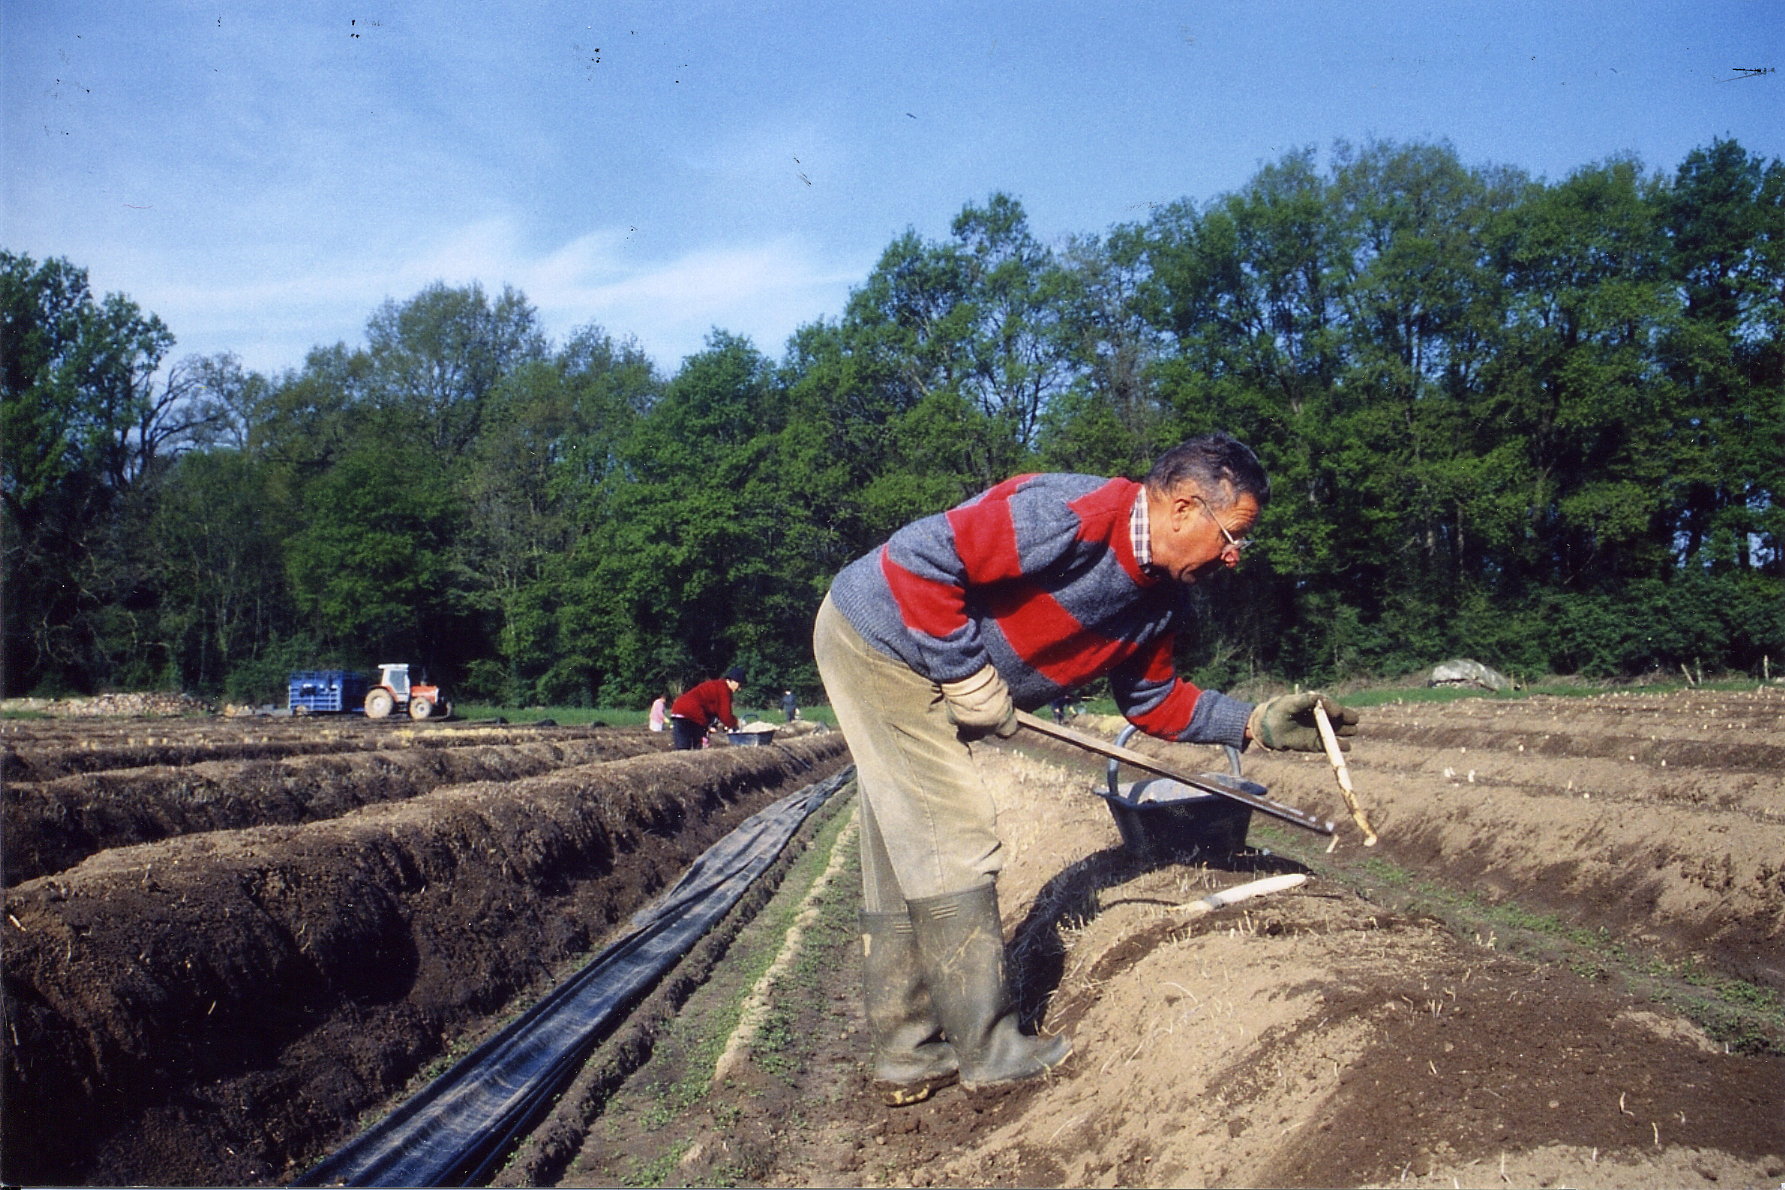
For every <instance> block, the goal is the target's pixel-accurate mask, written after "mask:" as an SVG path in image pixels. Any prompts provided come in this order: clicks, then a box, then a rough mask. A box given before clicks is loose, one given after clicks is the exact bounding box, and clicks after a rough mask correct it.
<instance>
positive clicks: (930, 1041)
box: [861, 913, 960, 1107]
mask: <svg viewBox="0 0 1785 1190" xmlns="http://www.w3.org/2000/svg"><path fill="white" fill-rule="evenodd" d="M861 931H862V983H863V991H864V993H865V999H866V1001H867V1006H868V1033H869V1035H870V1036H871V1037H872V1039H873V1042H874V1083H875V1088H876V1090H878V1091H879V1093H880V1097H881V1098H882V1099H883V1100H885V1102H886V1105H887V1106H888V1107H906V1106H909V1105H910V1104H913V1103H922V1102H923V1101H924V1100H926V1099H928V1098H929V1097H930V1096H931V1095H933V1094H935V1093H936V1092H937V1091H938V1090H940V1089H941V1088H943V1087H946V1086H948V1085H949V1084H951V1083H953V1082H954V1081H955V1080H956V1078H957V1077H958V1071H959V1069H960V1064H959V1063H958V1062H957V1061H956V1060H955V1054H954V1047H953V1046H951V1045H949V1044H948V1042H946V1041H944V1040H942V1024H941V1022H939V1021H938V1020H937V1019H936V1010H935V1008H934V1007H933V1006H932V1005H931V1002H930V991H929V987H928V986H927V985H926V984H925V983H924V980H923V973H922V971H921V970H920V969H919V967H918V962H917V943H916V940H915V937H914V936H913V934H912V930H911V915H910V914H909V913H863V914H862V915H861Z"/></svg>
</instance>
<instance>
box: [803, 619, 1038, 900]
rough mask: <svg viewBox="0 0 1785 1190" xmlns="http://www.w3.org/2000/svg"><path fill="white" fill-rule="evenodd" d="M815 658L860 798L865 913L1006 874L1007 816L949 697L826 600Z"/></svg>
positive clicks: (960, 889)
mask: <svg viewBox="0 0 1785 1190" xmlns="http://www.w3.org/2000/svg"><path fill="white" fill-rule="evenodd" d="M812 651H813V655H814V657H815V658H816V659H817V662H818V673H819V676H820V677H821V678H823V680H824V689H825V693H826V694H827V695H829V697H830V703H831V709H832V710H833V711H834V712H835V713H836V716H837V725H838V726H839V727H841V728H842V729H843V736H844V738H845V739H847V740H848V741H849V752H850V755H851V756H852V757H853V758H854V760H855V772H856V782H857V784H858V786H859V788H860V790H861V811H860V813H861V849H862V907H863V908H864V909H866V910H867V911H868V912H869V913H902V912H904V911H905V902H906V901H908V900H913V899H916V898H920V897H938V896H943V895H945V894H947V893H955V892H963V891H966V890H967V889H971V888H977V887H979V886H981V885H985V884H990V883H991V882H992V881H993V879H994V878H995V877H996V875H997V873H998V870H999V869H1000V868H1002V867H1003V866H1004V862H1003V848H1002V845H1001V844H1000V843H999V842H998V809H997V806H996V804H995V803H994V802H993V800H992V795H991V791H990V790H989V789H987V787H986V783H985V781H984V779H983V778H982V776H981V775H980V770H979V765H978V763H977V762H976V760H975V758H974V754H973V746H972V745H970V744H968V743H967V742H965V741H964V740H962V739H961V737H960V735H959V733H958V731H957V730H956V728H955V725H954V724H953V723H952V722H950V721H949V718H948V715H947V713H946V711H945V710H944V707H943V703H942V691H941V688H940V687H939V686H938V685H937V684H936V683H935V682H932V681H930V680H929V679H928V678H926V677H924V676H922V675H921V674H918V673H916V672H915V671H913V670H912V669H911V668H910V667H909V666H907V665H906V664H905V663H904V662H902V661H899V660H898V659H897V658H894V657H890V656H888V655H887V654H885V653H882V652H881V651H880V650H878V649H876V648H874V646H872V645H870V644H869V643H868V642H867V641H865V640H863V639H862V637H861V634H860V633H858V632H857V631H856V630H855V629H854V627H853V626H851V625H850V623H849V621H848V620H847V619H845V618H844V616H843V613H841V612H839V611H838V610H837V609H836V607H835V606H834V605H833V604H832V602H831V599H830V596H828V595H827V596H825V599H824V603H823V605H822V606H821V607H820V608H819V609H818V619H817V622H816V623H815V624H814V626H813V634H812Z"/></svg>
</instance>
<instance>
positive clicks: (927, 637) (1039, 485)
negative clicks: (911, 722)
mask: <svg viewBox="0 0 1785 1190" xmlns="http://www.w3.org/2000/svg"><path fill="white" fill-rule="evenodd" d="M1140 490H1141V485H1140V484H1138V483H1136V482H1135V481H1133V480H1130V479H1100V478H1098V477H1096V476H1090V475H1057V474H1056V475H1019V476H1017V477H1016V478H1015V479H1009V480H1006V481H1004V482H1003V483H1001V484H999V485H998V486H997V487H995V488H992V489H991V490H989V491H986V492H983V493H981V494H980V495H978V496H976V497H974V498H973V499H971V500H969V501H967V502H966V503H965V504H962V505H960V506H959V507H957V508H953V509H951V510H949V511H948V512H945V513H938V514H936V515H934V516H928V517H924V518H922V519H921V520H917V521H913V522H912V523H911V524H909V525H906V526H905V527H904V528H903V529H900V530H899V531H898V532H897V533H894V534H893V535H892V537H891V539H890V540H888V541H887V543H886V544H885V545H883V546H881V547H880V548H879V549H878V550H875V551H874V552H872V553H870V554H867V555H865V556H863V557H861V558H858V559H856V560H855V561H854V562H851V563H850V564H849V565H848V566H846V567H844V568H843V570H842V571H841V572H840V573H839V574H838V575H837V578H836V581H835V582H834V583H833V584H832V585H831V598H832V599H833V600H834V601H835V603H836V606H837V609H838V610H839V611H840V612H842V613H843V615H844V616H845V617H846V618H847V619H848V620H849V623H850V624H851V625H853V626H854V628H855V630H856V631H857V632H859V633H861V635H862V637H863V639H865V640H867V641H868V643H870V644H872V645H873V646H874V647H875V648H877V649H880V650H881V651H882V652H885V653H887V654H889V655H891V656H893V657H896V658H898V659H899V660H901V661H903V662H904V663H905V664H906V665H909V666H910V667H911V668H912V669H913V670H915V671H916V672H918V673H920V674H922V675H923V676H925V677H927V678H929V679H931V680H932V681H936V682H951V681H955V680H957V679H959V678H964V677H967V676H968V675H969V674H972V673H976V672H978V670H979V669H980V668H981V667H983V666H984V665H985V664H986V663H987V662H988V661H989V662H990V663H991V664H993V665H995V666H997V668H998V672H999V673H1000V674H1002V675H1003V677H1004V680H1005V681H1006V682H1008V683H1009V684H1010V691H1011V696H1012V697H1013V698H1014V699H1015V700H1016V704H1017V705H1018V706H1020V707H1024V708H1026V709H1030V710H1033V709H1034V708H1036V707H1039V706H1042V705H1043V704H1045V703H1047V702H1049V701H1050V700H1052V699H1054V698H1057V697H1059V696H1060V695H1062V694H1065V693H1067V692H1069V691H1071V690H1074V689H1076V688H1077V687H1079V686H1083V685H1084V684H1086V683H1087V682H1090V681H1091V680H1092V679H1094V678H1099V677H1103V676H1105V675H1107V676H1108V677H1109V680H1110V687H1111V689H1112V691H1113V692H1114V694H1115V697H1116V703H1117V705H1118V706H1119V707H1120V708H1121V710H1122V713H1123V714H1124V715H1125V716H1127V718H1128V719H1129V721H1130V722H1133V723H1134V724H1136V725H1137V726H1139V727H1140V729H1141V730H1142V731H1145V732H1146V733H1147V734H1149V735H1154V736H1159V737H1161V738H1164V739H1179V740H1192V741H1196V742H1199V743H1220V744H1234V745H1238V744H1240V743H1241V742H1242V741H1243V736H1244V731H1245V725H1246V716H1247V715H1248V714H1250V713H1251V710H1252V704H1250V703H1246V702H1241V701H1239V700H1238V699H1233V698H1228V697H1227V696H1226V695H1224V694H1219V693H1216V692H1215V691H1213V690H1206V691H1205V690H1199V689H1197V688H1196V687H1195V686H1193V685H1191V684H1190V683H1189V682H1186V681H1184V680H1183V679H1182V678H1179V677H1178V676H1177V672H1176V670H1175V669H1174V668H1173V666H1172V643H1173V640H1174V639H1175V635H1176V630H1177V626H1178V621H1179V617H1180V615H1181V614H1182V610H1183V606H1184V604H1183V592H1182V588H1180V587H1179V586H1178V585H1177V584H1176V583H1175V582H1173V581H1172V580H1171V579H1169V578H1163V577H1155V576H1153V575H1150V574H1146V573H1143V572H1142V571H1141V569H1140V566H1139V565H1138V564H1137V563H1136V561H1135V558H1134V545H1133V543H1132V542H1131V541H1130V539H1129V534H1128V523H1129V516H1130V514H1131V513H1132V511H1133V509H1134V501H1135V498H1136V497H1137V496H1138V495H1139V493H1140Z"/></svg>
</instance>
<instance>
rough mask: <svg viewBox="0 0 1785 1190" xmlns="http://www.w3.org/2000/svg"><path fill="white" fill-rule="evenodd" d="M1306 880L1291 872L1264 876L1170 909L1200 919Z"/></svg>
mask: <svg viewBox="0 0 1785 1190" xmlns="http://www.w3.org/2000/svg"><path fill="white" fill-rule="evenodd" d="M1307 878H1308V877H1307V875H1306V874H1305V873H1302V872H1291V873H1290V874H1289V875H1287V876H1266V877H1265V878H1264V879H1263V880H1254V881H1252V882H1251V883H1250V884H1236V885H1234V886H1233V887H1232V888H1224V889H1222V890H1221V891H1220V892H1216V893H1210V894H1209V895H1208V896H1206V897H1203V898H1202V899H1201V900H1199V901H1186V902H1184V903H1183V904H1182V905H1174V906H1172V908H1173V909H1174V910H1175V911H1177V912H1178V913H1187V914H1189V915H1190V916H1191V917H1201V916H1202V915H1203V914H1205V913H1213V912H1214V911H1215V910H1217V909H1225V908H1227V906H1229V905H1233V904H1237V903H1238V902H1240V901H1249V900H1251V899H1252V898H1253V897H1262V896H1264V895H1265V894H1266V893H1274V892H1282V891H1283V890H1284V889H1286V888H1294V887H1295V886H1296V885H1298V884H1300V883H1301V882H1302V881H1304V880H1306V879H1307Z"/></svg>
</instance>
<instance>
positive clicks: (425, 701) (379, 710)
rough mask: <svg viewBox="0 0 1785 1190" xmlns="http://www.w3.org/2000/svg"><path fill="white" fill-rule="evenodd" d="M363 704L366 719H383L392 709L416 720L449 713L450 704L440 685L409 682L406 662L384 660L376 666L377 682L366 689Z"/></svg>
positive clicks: (450, 710)
mask: <svg viewBox="0 0 1785 1190" xmlns="http://www.w3.org/2000/svg"><path fill="white" fill-rule="evenodd" d="M365 707H366V718H368V719H383V718H386V717H388V716H389V715H390V713H391V712H392V711H399V710H405V709H407V710H408V712H409V717H410V718H411V719H414V720H415V721H417V722H418V723H419V722H423V721H425V720H428V719H445V718H447V717H448V716H450V715H451V714H452V704H451V703H450V702H447V701H446V696H445V695H444V694H442V693H441V692H440V687H438V686H426V685H420V684H415V685H412V684H411V683H410V681H409V665H408V663H407V662H401V663H398V662H386V663H385V664H382V665H380V666H379V667H378V684H377V685H375V686H373V687H372V688H371V689H370V690H368V691H366V702H365Z"/></svg>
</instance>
